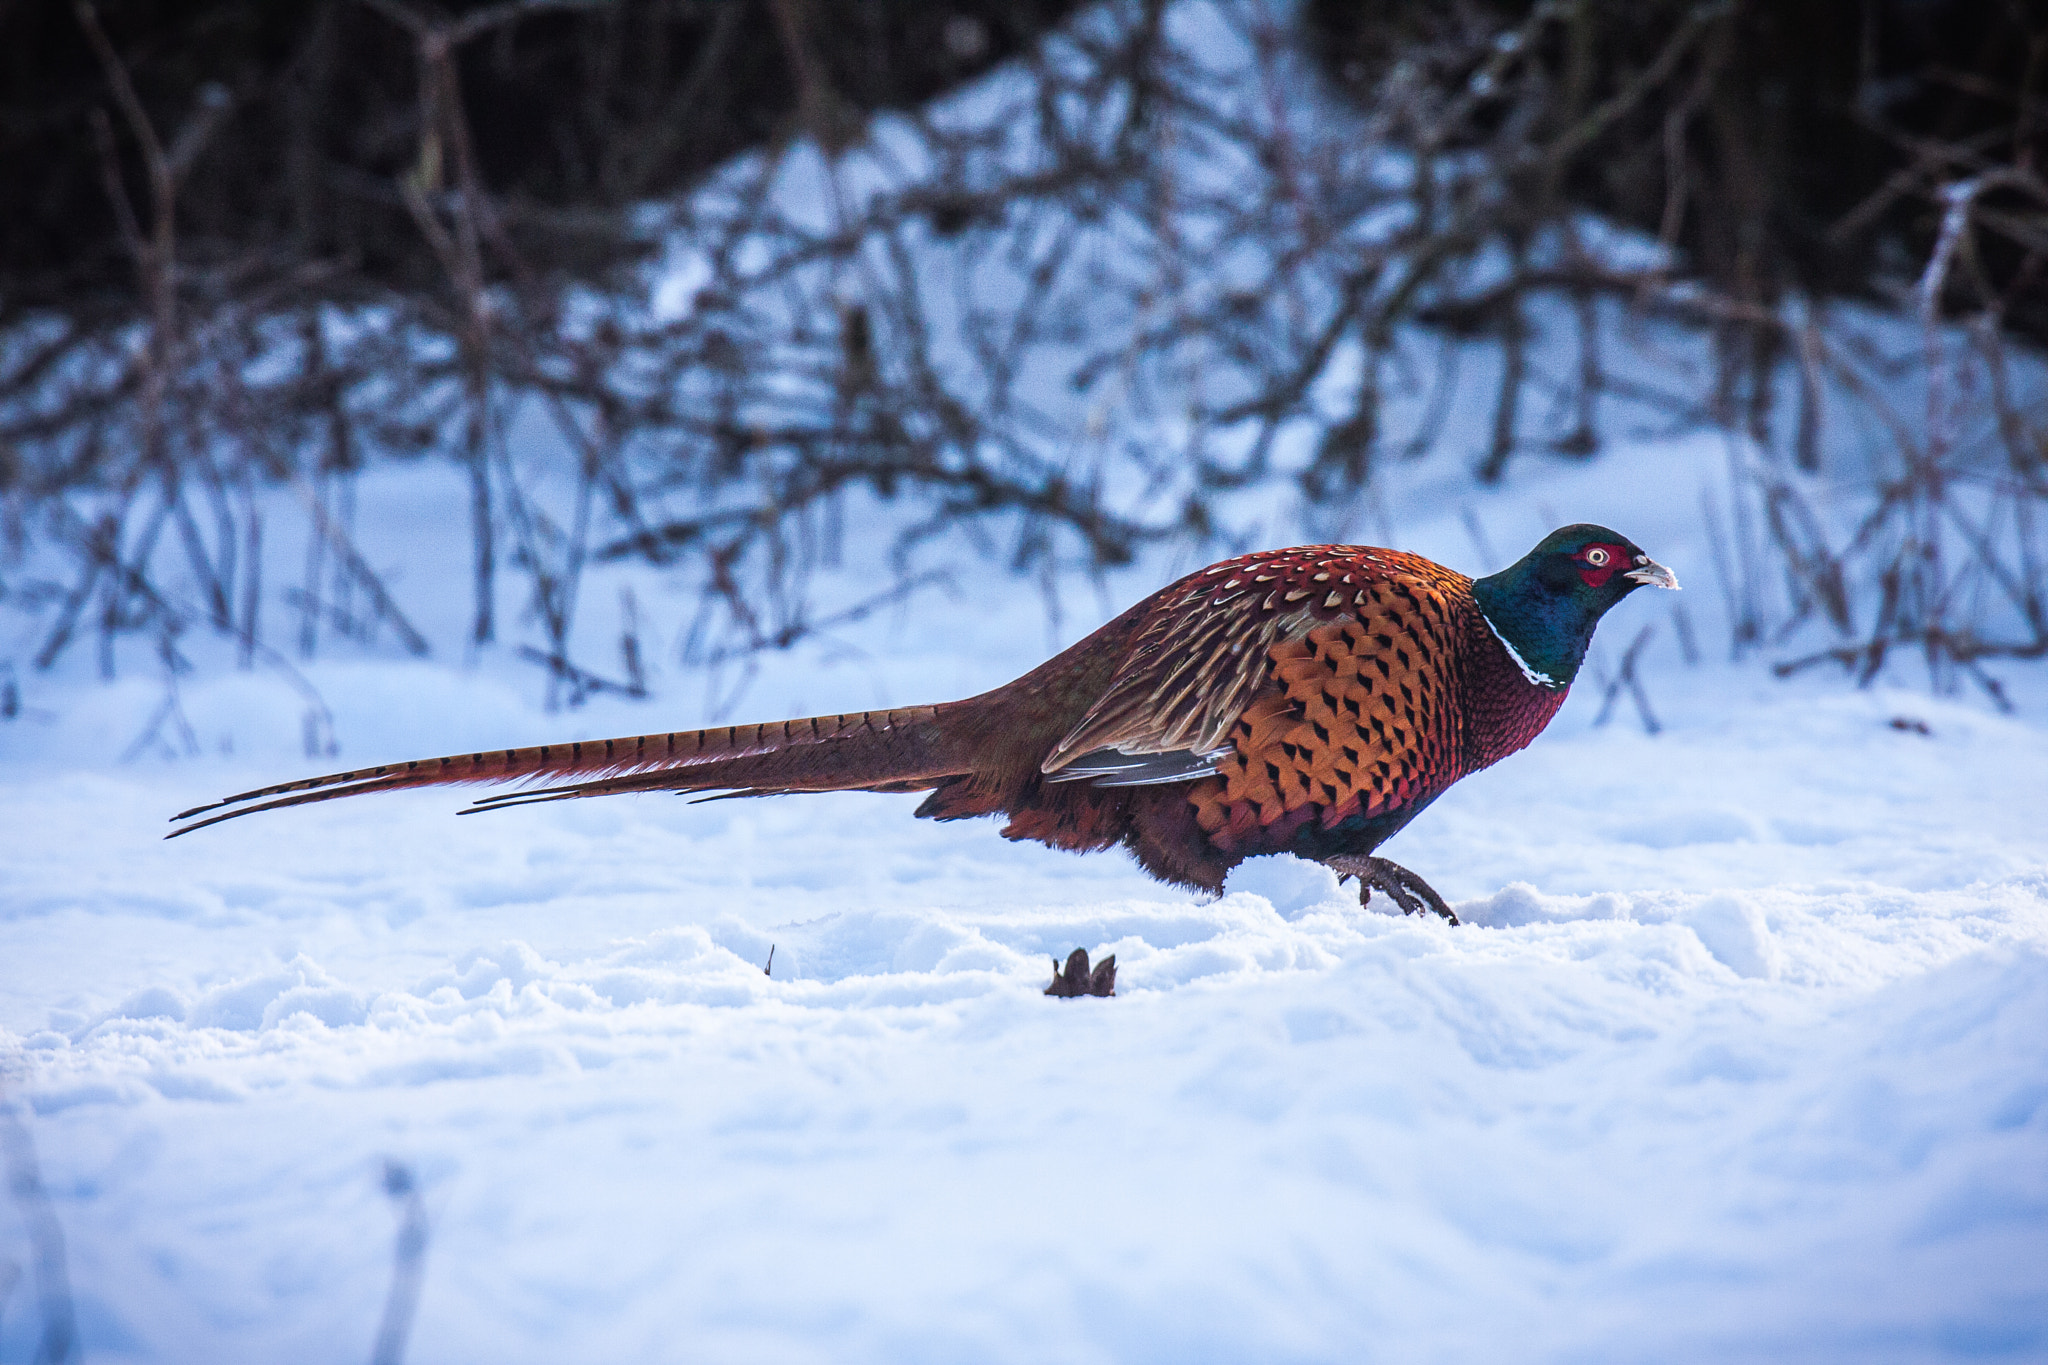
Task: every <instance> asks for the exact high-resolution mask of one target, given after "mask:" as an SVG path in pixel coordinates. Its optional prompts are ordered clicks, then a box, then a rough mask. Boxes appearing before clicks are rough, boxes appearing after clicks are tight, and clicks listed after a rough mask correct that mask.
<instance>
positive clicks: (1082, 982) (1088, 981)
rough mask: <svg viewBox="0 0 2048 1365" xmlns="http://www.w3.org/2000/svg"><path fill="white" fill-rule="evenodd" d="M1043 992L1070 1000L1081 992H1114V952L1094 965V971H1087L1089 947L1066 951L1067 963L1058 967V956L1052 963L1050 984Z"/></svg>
mask: <svg viewBox="0 0 2048 1365" xmlns="http://www.w3.org/2000/svg"><path fill="white" fill-rule="evenodd" d="M1045 993H1046V994H1047V995H1050V996H1055V997H1057V998H1059V999H1061V1000H1072V999H1074V998H1075V997H1076V996H1082V995H1115V994H1116V954H1115V953H1111V954H1110V955H1109V956H1108V957H1105V958H1104V959H1102V961H1100V962H1098V963H1096V964H1095V970H1094V971H1090V970H1088V950H1087V949H1086V948H1076V949H1074V951H1073V952H1071V953H1068V954H1067V965H1066V967H1065V968H1064V969H1062V968H1061V966H1060V962H1059V959H1058V958H1054V959H1053V962H1052V984H1051V985H1050V986H1047V987H1046V988H1045Z"/></svg>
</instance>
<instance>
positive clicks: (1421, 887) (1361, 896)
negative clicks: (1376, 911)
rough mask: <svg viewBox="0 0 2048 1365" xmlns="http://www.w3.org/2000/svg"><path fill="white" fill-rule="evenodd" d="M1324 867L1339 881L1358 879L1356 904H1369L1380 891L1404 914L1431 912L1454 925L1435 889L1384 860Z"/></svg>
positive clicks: (1453, 916) (1354, 860)
mask: <svg viewBox="0 0 2048 1365" xmlns="http://www.w3.org/2000/svg"><path fill="white" fill-rule="evenodd" d="M1324 866H1326V867H1328V868H1330V869H1331V870H1332V871H1334V872H1335V873H1336V874H1337V876H1338V879H1339V880H1340V881H1341V880H1342V879H1343V878H1345V877H1356V878H1358V903H1359V905H1361V906H1366V905H1371V904H1372V893H1373V892H1375V891H1384V892H1386V893H1387V898H1388V899H1389V900H1391V901H1393V902H1394V904H1396V905H1398V906H1400V907H1401V913H1402V914H1404V915H1414V914H1419V913H1420V912H1422V911H1424V910H1434V911H1435V912H1436V913H1437V914H1439V915H1442V916H1443V917H1444V918H1445V919H1446V920H1449V921H1450V922H1451V923H1452V924H1456V923H1457V922H1458V917H1457V915H1456V914H1454V913H1452V911H1451V907H1450V904H1449V903H1448V902H1447V901H1445V900H1444V898H1443V897H1442V896H1439V895H1438V894H1437V893H1436V888H1435V887H1433V886H1431V885H1430V884H1429V883H1428V882H1426V881H1424V880H1422V878H1420V877H1418V876H1416V875H1415V874H1414V873H1413V872H1410V871H1409V870H1408V869H1407V868H1405V867H1403V866H1401V865H1400V864H1399V863H1397V862H1393V861H1391V860H1390V859H1387V858H1348V857H1347V858H1331V859H1328V860H1327V861H1326V862H1325V864H1324Z"/></svg>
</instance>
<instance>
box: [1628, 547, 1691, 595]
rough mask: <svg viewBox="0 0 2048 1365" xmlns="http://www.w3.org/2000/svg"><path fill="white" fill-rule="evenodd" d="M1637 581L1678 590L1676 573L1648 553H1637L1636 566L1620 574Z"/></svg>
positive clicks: (1654, 586)
mask: <svg viewBox="0 0 2048 1365" xmlns="http://www.w3.org/2000/svg"><path fill="white" fill-rule="evenodd" d="M1622 577H1623V578H1626V579H1630V580H1631V581H1633V582H1637V583H1647V584H1649V585H1650V586H1651V587H1653V588H1669V589H1671V591H1673V592H1677V591H1678V575H1677V574H1675V573H1673V572H1671V570H1669V569H1667V568H1665V567H1664V566H1663V565H1662V564H1659V563H1658V562H1657V561H1656V560H1654V559H1652V558H1650V557H1649V556H1648V555H1637V556H1636V566H1635V567H1634V568H1633V569H1630V570H1629V571H1628V572H1627V573H1625V574H1623V575H1622Z"/></svg>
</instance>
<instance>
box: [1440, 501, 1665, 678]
mask: <svg viewBox="0 0 2048 1365" xmlns="http://www.w3.org/2000/svg"><path fill="white" fill-rule="evenodd" d="M1646 585H1647V586H1650V587H1657V588H1672V589H1676V588H1677V587H1678V576H1677V575H1676V574H1674V573H1672V572H1671V570H1669V569H1667V568H1665V567H1664V566H1663V565H1662V564H1659V563H1658V562H1657V561H1655V560H1654V559H1651V558H1650V557H1649V556H1648V555H1646V554H1644V553H1643V551H1642V549H1641V547H1639V546H1638V545H1637V544H1636V543H1635V542H1634V541H1632V540H1630V539H1629V538H1628V537H1627V536H1624V535H1622V534H1621V533H1619V532H1618V531H1610V530H1608V529H1607V528H1606V527H1605V526H1589V525H1586V524H1584V523H1581V524H1579V525H1577V526H1567V527H1565V528H1563V529H1562V530H1558V531H1552V532H1551V533H1550V534H1549V535H1547V536H1545V537H1544V538H1543V539H1542V541H1541V542H1540V543H1538V545H1537V546H1536V548H1535V549H1533V550H1531V551H1529V553H1528V554H1526V555H1523V556H1522V558H1521V559H1519V560H1517V561H1516V562H1515V563H1513V564H1511V565H1509V566H1508V567H1507V568H1505V569H1503V570H1501V571H1500V572H1499V573H1497V574H1491V575H1489V576H1488V577H1485V578H1481V579H1477V580H1475V581H1474V582H1473V584H1472V597H1473V600H1474V601H1476V602H1477V603H1478V604H1479V610H1480V613H1481V614H1482V615H1483V616H1485V618H1486V624H1487V625H1489V626H1491V627H1493V633H1494V634H1495V635H1498V636H1499V637H1500V640H1501V643H1502V644H1504V645H1506V646H1507V647H1508V650H1509V652H1510V653H1512V654H1513V655H1514V656H1515V662H1517V663H1519V664H1520V665H1521V666H1522V671H1523V672H1524V673H1525V674H1527V675H1528V677H1529V680H1530V681H1531V682H1535V683H1540V684H1542V685H1543V686H1545V687H1556V688H1563V687H1566V686H1569V685H1570V683H1571V681H1572V679H1573V678H1575V677H1576V676H1578V672H1579V665H1580V664H1582V663H1584V662H1585V659H1586V646H1587V645H1589V644H1591V643H1592V641H1593V627H1595V626H1597V625H1599V624H1600V618H1601V617H1602V616H1604V615H1606V613H1607V609H1608V608H1609V607H1611V606H1613V605H1614V604H1615V603H1616V602H1619V601H1620V600H1621V599H1622V598H1624V597H1626V596H1628V595H1629V594H1630V593H1632V592H1634V591H1635V590H1636V589H1637V588H1640V587H1644V586H1646Z"/></svg>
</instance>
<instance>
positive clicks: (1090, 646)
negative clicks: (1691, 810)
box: [167, 525, 1678, 971]
mask: <svg viewBox="0 0 2048 1365" xmlns="http://www.w3.org/2000/svg"><path fill="white" fill-rule="evenodd" d="M1646 584H1647V585H1652V586H1655V587H1660V588H1676V587H1677V586H1678V580H1677V578H1676V577H1675V576H1674V575H1673V574H1672V572H1671V571H1670V570H1669V569H1667V568H1665V567H1664V566H1663V565H1661V564H1658V563H1656V562H1655V561H1653V560H1652V559H1651V558H1650V557H1649V556H1648V555H1646V554H1644V553H1643V552H1642V550H1641V549H1639V548H1638V547H1637V546H1636V545H1635V543H1634V542H1633V541H1630V540H1628V539H1627V538H1625V537H1623V536H1621V535H1620V534H1618V533H1616V532H1614V531H1610V530H1608V529H1606V528H1605V527H1601V526H1589V525H1578V526H1567V527H1565V528H1563V529H1562V530H1559V531H1554V532H1552V533H1551V534H1550V535H1548V536H1546V537H1544V538H1543V540H1542V541H1541V542H1540V543H1539V544H1538V545H1537V546H1536V548H1535V549H1533V550H1531V551H1530V552H1529V553H1528V554H1527V555H1526V556H1524V557H1523V558H1522V559H1521V560H1520V561H1519V562H1517V563H1516V564H1514V565H1513V566H1511V567H1509V568H1507V569H1505V570H1503V571H1502V572H1500V573H1497V574H1492V575H1490V576H1488V577H1485V578H1479V579H1472V578H1467V577H1465V575H1463V574H1461V573H1457V572H1455V571H1454V570H1451V569H1447V568H1445V567H1443V566H1442V565H1440V564H1436V563H1433V562H1431V561H1430V560H1427V559H1424V558H1422V557H1421V556H1419V555H1412V554H1405V553H1401V552H1399V551H1395V550H1382V549H1376V548H1373V547H1371V546H1361V545H1304V546H1296V547H1294V548H1292V549H1285V550H1270V551H1265V552H1263V553H1259V554H1250V555H1241V556H1239V557H1238V558H1236V559H1227V560H1225V561H1223V562H1222V563H1220V564H1215V565H1212V566H1210V567H1209V568H1207V569H1203V570H1200V571H1198V572H1196V573H1192V574H1189V575H1188V576H1187V577H1185V578H1183V579H1181V580H1179V581H1178V582H1176V583H1173V584H1170V585H1169V586H1167V587H1165V588H1162V589H1160V590H1159V591H1158V592H1156V593H1154V594H1153V595H1152V596H1150V597H1148V598H1146V599H1145V600H1144V601H1142V602H1140V603H1138V604H1137V605H1136V606H1134V607H1132V608H1131V609H1130V610H1128V611H1126V612H1124V613H1123V615H1121V616H1119V617H1117V618H1116V619H1115V620H1113V621H1111V622H1110V623H1109V624H1108V625H1105V626H1103V627H1102V628H1101V629H1100V630H1098V631H1096V632H1095V633H1094V634H1092V635H1090V636H1089V637H1088V638H1086V639H1085V640H1082V641H1081V642H1080V643H1079V644H1076V645H1074V646H1073V647H1072V648H1071V649H1068V650H1067V651H1065V652H1064V653H1062V654H1060V655H1058V656H1057V657H1055V658H1053V659H1051V660H1049V661H1047V662H1046V663H1043V664H1041V665H1039V666H1038V667H1037V668H1035V669H1033V670H1032V671H1031V672H1029V673H1027V674H1025V675H1024V676H1023V677H1021V678H1018V679H1017V680H1016V681H1014V682H1011V683H1008V684H1006V685H1004V686H1002V687H998V688H996V689H995V690H994V691H992V692H984V693H983V694H981V695H980V696H978V697H970V698H968V699H966V700H965V701H955V702H944V703H941V704H939V705H936V706H910V707H901V708H898V709H895V710H887V711H863V712H859V713H857V714H848V715H839V716H813V717H810V718H808V719H804V720H785V721H775V722H771V723H769V724H766V725H728V726H718V727H714V728H711V729H706V730H677V731H673V732H669V733H662V734H651V735H633V736H628V737H626V738H623V739H607V740H585V741H583V742H581V743H574V744H544V745H540V746H538V747H534V748H525V749H493V750H486V751H483V752H480V753H469V754H453V755H450V756H448V757H446V758H428V759H419V760H415V761H413V762H409V763H391V764H384V765H381V766H379V767H374V768H358V769H355V770H352V771H349V772H343V773H332V774H330V775H328V776H325V777H314V778H306V779H302V780H300V781H297V782H286V783H283V784H281V785H278V786H274V787H263V788H260V789H258V790H256V791H249V792H243V793H241V794H240V795H238V796H231V797H228V798H227V799H226V800H224V801H217V802H214V803H212V804H210V805H205V806H198V807H195V808H194V809H192V810H188V811H185V812H184V813H183V814H180V815H177V816H174V817H173V819H174V820H178V821H187V822H189V823H186V824H183V825H181V826H180V827H179V828H178V829H176V830H174V831H172V833H171V834H170V835H169V836H167V837H170V838H175V837H177V836H178V835H181V834H189V833H191V832H192V831H193V830H196V829H203V828H205V827H206V826H208V825H212V824H217V823H219V822H220V821H222V820H231V819H234V818H236V817H237V816H242V815H251V814H254V813H255V812H257V811H264V810H276V809H278V808H279V807H283V806H297V805H304V804H306V803H308V802H313V801H328V800H332V799H334V798H336V797H341V796H359V795H361V794H363V793H365V792H377V791H393V790H397V789H399V788H404V787H425V786H450V785H456V784H462V783H491V782H518V781H524V782H526V783H527V785H525V786H523V787H521V788H517V789H515V790H512V791H509V792H505V793H502V794H499V795H494V796H486V797H483V798H481V799H479V800H477V801H476V802H475V803H474V804H473V805H472V806H471V807H470V808H469V809H468V810H466V811H464V812H463V814H473V813H475V812H478V811H484V810H503V809H505V808H507V807H509V806H519V805H527V804H530V803H533V802H541V801H565V800H569V799H571V798H574V797H585V796H606V795H610V794H612V793H614V792H644V791H670V792H714V793H725V794H729V795H735V796H770V795H781V794H785V793H791V792H821V791H873V792H926V793H929V794H928V795H927V796H926V797H925V799H924V803H923V804H922V805H920V806H919V807H918V808H917V813H918V815H920V816H924V817H927V818H929V819H934V820H962V819H966V818H968V817H970V816H979V815H1004V816H1007V817H1008V818H1009V823H1008V825H1007V826H1006V827H1005V828H1004V829H1003V835H1004V837H1005V838H1009V839H1036V840H1038V841H1039V842H1041V843H1045V844H1049V845H1051V846H1052V847H1054V848H1064V849H1073V850H1076V851H1087V850H1094V849H1106V848H1110V847H1113V846H1115V845H1117V844H1122V845H1123V846H1124V847H1125V848H1127V849H1129V850H1130V852H1131V853H1132V854H1133V855H1134V856H1135V857H1136V858H1137V860H1138V862H1139V863H1140V864H1141V865H1142V866H1143V867H1144V868H1145V870H1146V871H1147V872H1149V873H1151V874H1152V875H1153V876H1154V877H1157V878H1159V879H1160V880H1162V881H1165V882H1169V883H1173V884H1176V885H1180V886H1185V887H1191V888H1198V889H1201V890H1205V891H1209V892H1218V891H1221V890H1222V888H1223V881H1224V877H1225V876H1226V875H1227V874H1228V873H1229V871H1230V869H1231V868H1232V867H1234V866H1235V865H1237V864H1238V863H1240V862H1242V861H1243V860H1244V859H1246V858H1250V857H1256V856H1258V855H1261V854H1268V853H1292V854H1294V855H1296V856H1297V857H1302V858H1308V859H1312V860H1314V861H1317V862H1321V863H1324V864H1326V865H1327V866H1329V867H1330V868H1332V869H1333V870H1335V871H1336V872H1337V873H1338V874H1339V876H1340V877H1343V878H1349V877H1357V878H1358V879H1359V882H1360V899H1361V902H1364V903H1369V902H1370V901H1371V898H1372V894H1373V892H1374V891H1375V890H1378V891H1383V892H1385V893H1386V894H1387V896H1388V897H1389V898H1390V899H1391V900H1392V901H1393V902H1394V904H1396V905H1397V906H1399V907H1400V908H1401V910H1402V911H1403V912H1404V913H1407V914H1413V913H1416V912H1418V911H1420V910H1422V909H1425V908H1427V909H1430V910H1433V911H1435V912H1436V913H1437V914H1439V915H1441V916H1443V917H1444V918H1445V919H1447V920H1449V921H1451V922H1452V923H1454V924H1455V923H1456V922H1457V916H1456V915H1455V914H1453V913H1452V911H1451V908H1450V906H1449V905H1448V904H1447V903H1446V902H1445V901H1444V899H1443V897H1441V896H1439V895H1438V894H1437V893H1436V891H1435V890H1433V889H1432V888H1431V887H1430V886H1429V884H1428V883H1427V882H1425V881H1423V880H1422V878H1420V877H1418V876H1416V875H1415V874H1414V873H1413V872H1410V871H1408V869H1406V868H1404V867H1401V866H1400V865H1398V864H1396V863H1393V862H1390V861H1388V860H1386V859H1384V858H1377V857H1374V856H1373V850H1374V849H1376V848H1378V847H1379V845H1380V844H1382V843H1384V842H1385V841H1386V840H1387V839H1388V838H1390V837H1392V836H1393V834H1394V833H1395V832H1396V831H1397V830H1399V829H1401V828H1402V827H1403V826H1404V825H1406V824H1407V823H1408V822H1409V821H1410V820H1413V819H1414V818H1415V817H1416V816H1417V815H1419V814H1420V813H1421V812H1422V811H1423V810H1424V809H1425V808H1426V807H1427V806H1428V805H1429V803H1430V802H1432V801H1434V800H1436V798H1437V797H1439V796H1441V795H1442V794H1443V793H1444V791H1445V789H1446V788H1448V787H1449V786H1450V785H1451V784H1452V783H1454V782H1456V781H1457V780H1458V779H1459V778H1461V777H1464V776H1466V775H1467V774H1469V773H1475V772H1478V771H1479V770H1480V769H1482V768H1485V767H1488V766H1490V765H1492V764H1494V763H1497V762H1499V761H1500V760H1501V759H1503V758H1505V757H1506V756H1507V755H1509V754H1511V753H1514V752H1516V751H1517V750H1519V749H1521V748H1524V747H1525V746H1527V745H1528V743H1529V742H1530V741H1531V740H1533V739H1534V738H1535V737H1536V736H1537V735H1538V734H1539V733H1541V731H1542V730H1543V727H1544V726H1545V725H1547V724H1549V723H1550V718H1551V717H1552V716H1554V715H1556V714H1557V710H1558V707H1559V706H1561V705H1563V703H1564V699H1565V694H1566V692H1568V691H1569V690H1570V688H1571V683H1572V679H1573V677H1574V676H1576V674H1577V673H1578V670H1579V665H1580V664H1581V663H1582V662H1583V661H1584V659H1585V657H1586V648H1587V646H1588V644H1589V643H1590V642H1591V641H1592V638H1593V629H1594V627H1595V626H1596V625H1597V624H1598V623H1599V621H1600V618H1601V616H1602V615H1603V614H1604V613H1605V612H1606V611H1607V609H1608V608H1610V607H1612V606H1613V605H1614V604H1615V603H1617V602H1619V601H1620V600H1621V599H1622V598H1624V597H1626V596H1627V595H1628V594H1629V593H1631V592H1633V591H1634V590H1635V589H1636V588H1638V587H1640V586H1643V585H1646ZM535 782H539V783H540V784H542V785H534V783H535ZM1083 970H1084V971H1085V970H1086V969H1085V967H1083Z"/></svg>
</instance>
